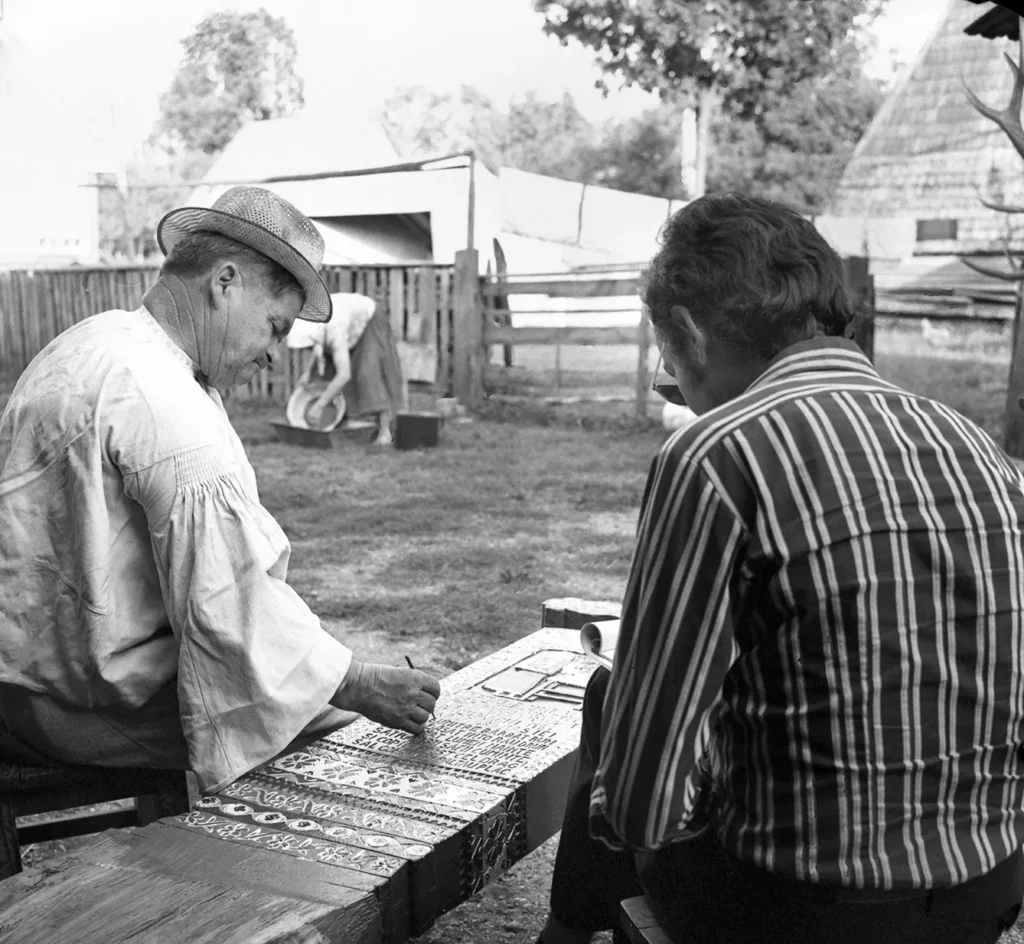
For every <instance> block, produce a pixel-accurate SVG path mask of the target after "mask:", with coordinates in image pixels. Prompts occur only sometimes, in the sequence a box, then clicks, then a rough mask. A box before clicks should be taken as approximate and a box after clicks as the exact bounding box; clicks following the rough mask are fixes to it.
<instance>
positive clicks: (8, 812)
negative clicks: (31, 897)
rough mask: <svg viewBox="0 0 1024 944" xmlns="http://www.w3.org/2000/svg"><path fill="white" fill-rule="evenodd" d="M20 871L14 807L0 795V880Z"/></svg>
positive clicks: (19, 853) (19, 851)
mask: <svg viewBox="0 0 1024 944" xmlns="http://www.w3.org/2000/svg"><path fill="white" fill-rule="evenodd" d="M20 871H21V846H20V844H19V843H18V824H17V823H16V822H15V819H14V807H13V806H12V805H11V803H10V801H9V800H7V799H6V798H3V797H0V880H2V879H5V878H10V877H11V876H12V875H17V874H18V873H19V872H20Z"/></svg>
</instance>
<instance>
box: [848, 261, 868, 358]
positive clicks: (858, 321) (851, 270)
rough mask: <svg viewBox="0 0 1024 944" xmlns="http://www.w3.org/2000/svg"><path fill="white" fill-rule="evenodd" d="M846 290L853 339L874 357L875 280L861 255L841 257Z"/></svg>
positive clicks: (866, 352)
mask: <svg viewBox="0 0 1024 944" xmlns="http://www.w3.org/2000/svg"><path fill="white" fill-rule="evenodd" d="M843 275H844V277H845V280H846V291H847V292H848V294H849V296H850V304H851V306H852V308H853V340H854V341H855V342H856V343H857V344H858V345H860V349H861V350H862V351H863V352H864V353H865V354H866V355H867V356H868V360H870V361H874V359H875V280H874V277H873V276H872V275H870V274H869V273H868V260H867V259H866V258H864V257H863V256H847V257H845V258H844V259H843Z"/></svg>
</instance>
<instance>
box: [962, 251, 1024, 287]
mask: <svg viewBox="0 0 1024 944" xmlns="http://www.w3.org/2000/svg"><path fill="white" fill-rule="evenodd" d="M960 261H961V262H962V263H963V264H964V265H965V266H967V268H968V269H973V270H974V271H975V272H977V273H979V274H980V275H989V276H991V277H992V278H994V279H1001V280H1002V281H1003V282H1022V281H1024V271H1022V270H1019V269H1018V270H1017V271H1016V272H1004V271H1002V270H1001V269H990V268H989V267H988V266H983V265H979V264H978V263H977V262H971V260H970V259H964V258H963V257H962V256H961V258H960Z"/></svg>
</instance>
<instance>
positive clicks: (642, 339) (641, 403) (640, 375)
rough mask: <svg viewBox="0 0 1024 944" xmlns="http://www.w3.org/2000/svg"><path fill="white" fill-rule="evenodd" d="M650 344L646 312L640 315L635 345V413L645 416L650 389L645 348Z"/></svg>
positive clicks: (643, 417) (649, 325) (640, 417)
mask: <svg viewBox="0 0 1024 944" xmlns="http://www.w3.org/2000/svg"><path fill="white" fill-rule="evenodd" d="M650 344H651V324H650V322H649V321H648V320H647V315H646V314H641V315H640V324H639V326H638V328H637V347H638V348H639V349H640V354H639V357H638V358H637V363H636V415H637V418H638V419H645V418H646V417H647V391H648V390H650V389H651V375H650V372H649V370H648V367H647V350H648V348H649V347H650Z"/></svg>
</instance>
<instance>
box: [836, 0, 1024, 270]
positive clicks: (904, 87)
mask: <svg viewBox="0 0 1024 944" xmlns="http://www.w3.org/2000/svg"><path fill="white" fill-rule="evenodd" d="M947 2H948V4H949V6H948V10H947V12H946V15H945V17H944V19H943V21H942V22H941V24H940V25H939V27H938V29H937V31H936V32H935V33H934V34H933V36H932V37H931V39H930V40H929V41H928V42H927V43H926V45H925V47H924V49H923V50H922V52H921V54H920V55H919V57H918V59H917V61H916V62H915V63H914V64H913V65H912V66H911V67H910V69H908V71H907V74H906V75H905V77H904V78H903V79H902V81H901V82H900V83H899V84H898V85H897V86H896V87H895V88H894V89H893V91H892V92H891V93H890V95H889V97H888V98H887V99H886V101H885V102H884V103H883V105H882V107H881V108H880V109H879V112H878V114H877V115H876V117H875V120H874V121H873V122H872V124H871V126H870V128H869V129H868V131H867V133H866V134H865V135H864V137H863V139H862V140H861V141H860V143H859V144H858V146H857V148H856V150H855V151H854V153H853V157H852V158H851V160H850V163H849V164H848V165H847V167H846V170H845V172H844V174H843V177H842V179H841V180H840V183H839V187H838V189H837V192H836V196H835V199H834V202H833V206H832V208H831V209H832V212H833V213H834V214H836V215H853V216H875V217H893V216H898V217H913V218H915V219H919V220H925V219H956V220H957V221H958V224H959V225H958V234H957V239H956V240H936V241H929V242H928V243H926V244H924V245H923V246H922V245H921V244H919V245H918V251H927V252H936V253H953V252H980V251H994V250H999V249H1001V248H1002V247H1003V246H1004V245H1005V240H1006V239H1007V237H1008V236H1009V237H1010V238H1011V242H1012V243H1013V244H1014V246H1015V248H1020V247H1021V246H1024V225H1015V224H1013V223H1012V222H1011V221H1013V220H1015V219H1019V218H1013V217H1010V218H1008V217H1007V216H1006V214H1000V213H996V212H994V211H991V210H988V209H986V208H985V207H983V206H982V204H981V203H980V201H979V196H980V195H984V196H986V197H988V198H989V199H996V200H1005V201H1006V202H1008V203H1024V161H1022V160H1021V157H1020V155H1018V154H1017V152H1016V151H1015V150H1014V149H1013V147H1012V145H1011V144H1010V142H1009V140H1008V139H1007V137H1006V135H1005V134H1004V133H1003V132H1002V131H1001V130H1000V129H999V128H998V127H997V126H996V125H995V124H993V123H992V122H991V121H989V120H988V119H987V118H984V117H983V116H982V115H980V114H979V113H978V112H977V111H976V110H975V109H974V108H973V107H972V106H971V104H970V102H969V101H968V100H967V96H966V95H965V93H964V89H963V82H966V83H967V85H968V86H969V87H970V88H971V89H972V90H974V91H975V92H976V93H977V94H978V95H979V96H981V98H982V100H984V101H985V102H987V103H989V104H991V105H994V106H995V107H997V108H1003V107H1005V105H1006V103H1007V102H1009V99H1010V92H1011V90H1012V88H1013V73H1012V71H1011V70H1010V68H1009V67H1008V66H1007V64H1006V62H1005V61H1004V58H1003V55H1002V54H1003V53H1004V52H1008V53H1014V52H1015V49H1014V45H1013V44H1012V43H1009V42H1008V41H1006V40H1002V39H997V40H990V39H985V38H983V37H980V36H968V35H966V34H965V33H964V29H965V27H967V26H968V25H969V24H970V23H971V22H972V21H974V20H976V19H977V18H978V10H979V8H978V6H976V5H975V4H974V3H967V2H964V0H947ZM1014 58H1016V57H1015V56H1014ZM1010 226H1013V229H1010V228H1009V227H1010ZM1017 230H1019V231H1020V232H1016V231H1017Z"/></svg>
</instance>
